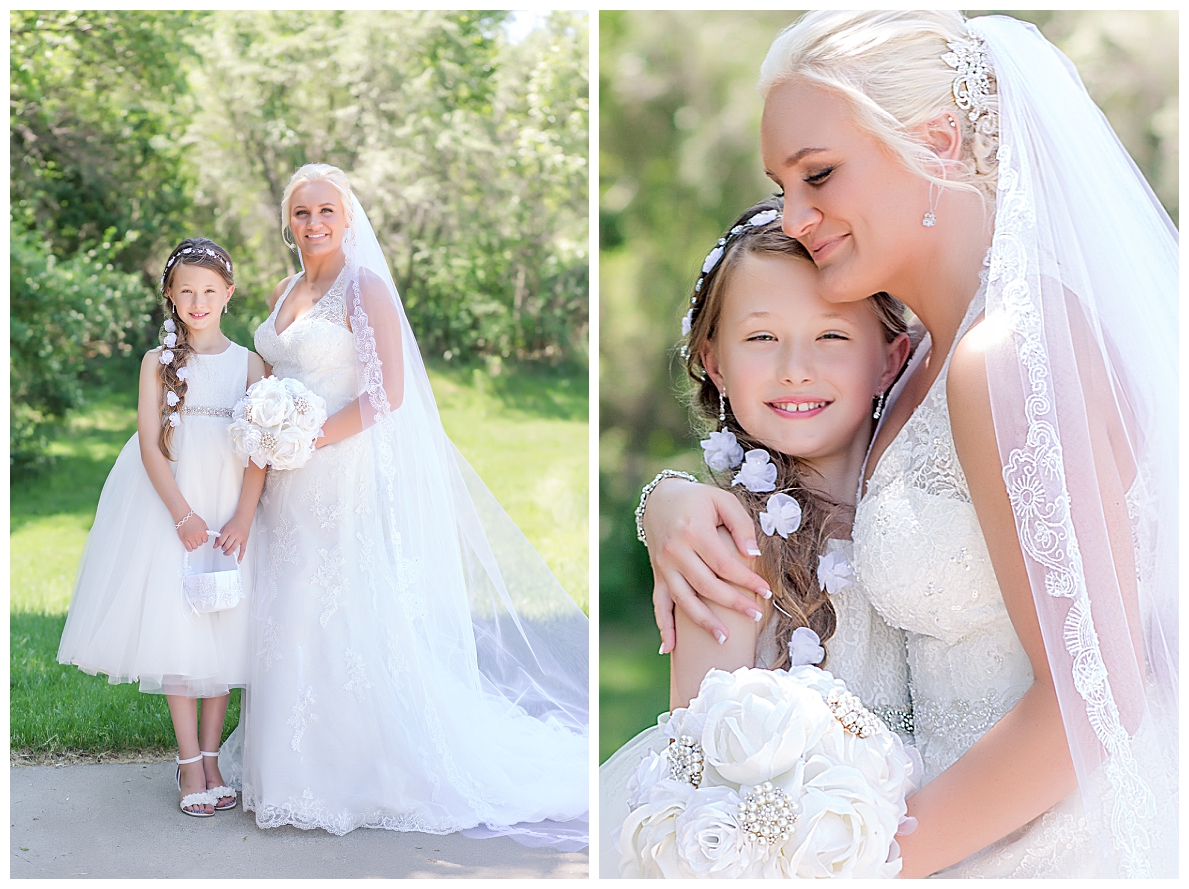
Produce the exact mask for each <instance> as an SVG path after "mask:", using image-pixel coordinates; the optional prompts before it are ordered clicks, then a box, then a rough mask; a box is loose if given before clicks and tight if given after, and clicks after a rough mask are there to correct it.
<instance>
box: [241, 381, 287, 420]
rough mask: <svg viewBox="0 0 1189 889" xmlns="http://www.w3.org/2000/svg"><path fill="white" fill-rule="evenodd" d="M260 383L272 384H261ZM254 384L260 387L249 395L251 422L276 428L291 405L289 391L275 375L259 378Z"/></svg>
mask: <svg viewBox="0 0 1189 889" xmlns="http://www.w3.org/2000/svg"><path fill="white" fill-rule="evenodd" d="M261 383H272V384H273V385H264V386H261V385H260V384H261ZM256 386H260V389H259V390H258V391H256V392H255V393H253V394H250V395H249V398H250V400H251V402H252V422H253V423H255V424H256V425H257V426H260V427H261V428H263V429H270V430H276V429H278V428H279V427H280V425H281V423H283V422H284V421H285V417H286V416H287V415H288V413H289V409H290V407H291V406H292V399H291V397H290V395H289V392H288V390H287V389H286V388H285V387H284V386H282V385H279V384H278V383H277V379H276V377H268V378H267V379H265V380H261V381H260V383H257V384H256ZM253 388H255V386H253Z"/></svg>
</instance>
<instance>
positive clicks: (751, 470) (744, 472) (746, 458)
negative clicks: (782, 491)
mask: <svg viewBox="0 0 1189 889" xmlns="http://www.w3.org/2000/svg"><path fill="white" fill-rule="evenodd" d="M735 485H743V487H745V488H747V490H749V491H751V493H753V494H767V493H768V492H769V491H775V490H776V466H775V465H774V464H773V463H772V462H771V458H770V457H769V456H768V452H767V451H765V450H764V449H763V448H756V449H755V450H754V451H748V452H747V453H746V454H744V455H743V466H742V468H741V469H740V470H739V473H738V474H737V475H736V476H735V479H734V481H732V482H731V486H732V487H734V486H735Z"/></svg>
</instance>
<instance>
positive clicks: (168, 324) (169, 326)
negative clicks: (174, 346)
mask: <svg viewBox="0 0 1189 889" xmlns="http://www.w3.org/2000/svg"><path fill="white" fill-rule="evenodd" d="M163 326H164V327H165V332H166V333H174V332H175V331H177V329H178V326H177V325H176V324H174V323H173V319H172V318H166V319H165V324H164V325H163Z"/></svg>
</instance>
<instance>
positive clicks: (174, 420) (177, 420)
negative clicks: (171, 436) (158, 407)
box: [169, 411, 182, 429]
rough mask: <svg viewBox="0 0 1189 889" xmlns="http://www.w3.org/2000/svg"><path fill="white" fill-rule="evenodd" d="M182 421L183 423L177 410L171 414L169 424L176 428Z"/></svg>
mask: <svg viewBox="0 0 1189 889" xmlns="http://www.w3.org/2000/svg"><path fill="white" fill-rule="evenodd" d="M181 423H182V418H181V417H180V416H179V415H178V412H177V411H174V412H173V413H172V414H170V415H169V425H170V426H172V427H173V428H174V429H177V427H178V426H180V425H181Z"/></svg>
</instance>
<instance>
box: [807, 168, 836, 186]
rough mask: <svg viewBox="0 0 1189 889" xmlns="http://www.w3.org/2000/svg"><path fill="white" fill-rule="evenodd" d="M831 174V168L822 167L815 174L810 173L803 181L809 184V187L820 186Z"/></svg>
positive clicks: (832, 170)
mask: <svg viewBox="0 0 1189 889" xmlns="http://www.w3.org/2000/svg"><path fill="white" fill-rule="evenodd" d="M833 172H834V168H833V167H824V168H822V169H821V170H818V171H817V172H816V173H810V174H809V175H808V176H806V177H805V179H804V181H805V182H807V183H809V184H810V185H821V184H822V183H823V182H825V181H826V179H828V178H829V176H830V174H831V173H833Z"/></svg>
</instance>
